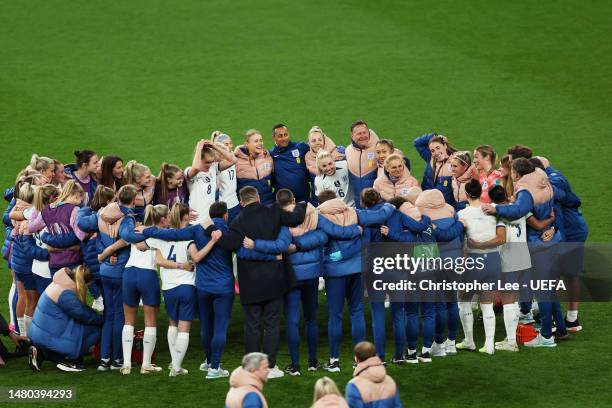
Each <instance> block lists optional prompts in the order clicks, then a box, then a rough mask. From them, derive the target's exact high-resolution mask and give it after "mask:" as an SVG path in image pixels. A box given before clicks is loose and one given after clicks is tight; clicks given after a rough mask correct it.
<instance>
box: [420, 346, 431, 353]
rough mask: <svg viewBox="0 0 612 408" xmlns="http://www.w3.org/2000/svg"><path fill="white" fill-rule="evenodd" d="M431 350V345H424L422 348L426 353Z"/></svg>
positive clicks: (422, 351)
mask: <svg viewBox="0 0 612 408" xmlns="http://www.w3.org/2000/svg"><path fill="white" fill-rule="evenodd" d="M430 351H431V347H425V346H423V347H422V348H421V354H425V353H429V352H430Z"/></svg>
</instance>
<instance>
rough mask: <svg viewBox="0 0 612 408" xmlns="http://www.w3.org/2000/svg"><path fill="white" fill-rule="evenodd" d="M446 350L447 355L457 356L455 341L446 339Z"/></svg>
mask: <svg viewBox="0 0 612 408" xmlns="http://www.w3.org/2000/svg"><path fill="white" fill-rule="evenodd" d="M444 349H445V351H446V355H447V356H448V355H452V354H457V347H455V340H450V339H446V341H445V342H444Z"/></svg>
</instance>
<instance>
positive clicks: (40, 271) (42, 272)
mask: <svg viewBox="0 0 612 408" xmlns="http://www.w3.org/2000/svg"><path fill="white" fill-rule="evenodd" d="M45 232H47V227H45V228H43V229H42V230H41V231H39V232H36V233H34V234H32V236H33V237H34V241H36V246H37V247H39V248H42V249H47V244H45V243H44V242H42V241H41V240H40V235H41V234H43V233H45ZM32 273H33V274H34V275H38V276H42V277H43V278H48V279H51V270H49V261H39V260H37V259H34V260H33V261H32Z"/></svg>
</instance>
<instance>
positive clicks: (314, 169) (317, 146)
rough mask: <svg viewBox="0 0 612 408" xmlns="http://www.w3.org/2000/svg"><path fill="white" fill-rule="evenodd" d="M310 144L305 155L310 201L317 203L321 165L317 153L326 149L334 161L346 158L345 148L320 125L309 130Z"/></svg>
mask: <svg viewBox="0 0 612 408" xmlns="http://www.w3.org/2000/svg"><path fill="white" fill-rule="evenodd" d="M308 146H310V150H308V152H306V154H305V155H304V160H305V161H306V168H307V169H308V172H309V173H310V193H311V197H310V202H311V203H312V204H313V205H316V201H317V192H316V191H315V184H314V181H315V177H317V176H318V175H319V167H318V166H317V155H318V154H319V152H320V151H323V150H325V151H326V152H329V153H330V154H331V156H332V159H333V160H334V161H342V160H346V157H345V155H344V152H345V149H344V147H343V146H336V144H335V143H334V142H333V140H331V139H330V138H329V137H328V136H327V135H326V134H325V133H324V132H323V130H322V129H321V128H320V127H318V126H313V127H312V128H310V130H309V131H308Z"/></svg>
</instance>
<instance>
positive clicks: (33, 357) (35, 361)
mask: <svg viewBox="0 0 612 408" xmlns="http://www.w3.org/2000/svg"><path fill="white" fill-rule="evenodd" d="M42 362H43V358H42V355H41V353H39V352H38V349H36V347H34V346H30V348H29V349H28V365H29V366H30V368H31V369H32V370H34V371H40V367H41V366H42Z"/></svg>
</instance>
